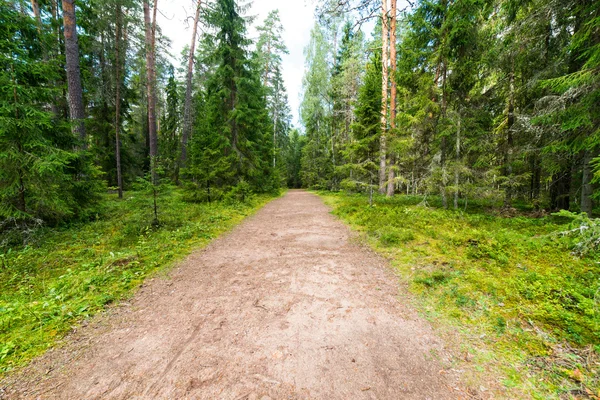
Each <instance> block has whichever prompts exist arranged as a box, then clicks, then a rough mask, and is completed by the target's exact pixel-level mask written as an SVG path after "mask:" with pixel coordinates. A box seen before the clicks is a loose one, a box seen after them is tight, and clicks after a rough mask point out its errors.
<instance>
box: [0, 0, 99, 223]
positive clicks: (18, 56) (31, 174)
mask: <svg viewBox="0 0 600 400" xmlns="http://www.w3.org/2000/svg"><path fill="white" fill-rule="evenodd" d="M0 20H1V21H2V24H1V25H2V26H1V28H0V43H1V44H0V87H1V89H0V220H3V219H7V218H10V219H17V220H26V219H32V218H33V219H36V218H40V219H43V220H45V221H46V222H50V223H57V222H60V221H63V220H66V219H69V218H73V217H82V216H85V215H86V212H87V210H89V207H90V206H91V205H93V203H94V201H95V200H97V192H98V190H100V189H101V185H100V182H99V175H100V173H99V171H98V169H97V168H96V167H94V166H92V165H91V164H90V160H89V158H88V155H87V154H85V153H83V152H80V151H77V150H76V148H75V147H76V146H77V140H76V138H75V137H74V136H73V135H72V134H71V132H70V130H69V126H68V124H65V123H64V122H63V121H61V120H59V119H58V118H57V116H56V115H54V114H53V113H52V112H51V111H50V110H48V104H49V103H51V102H52V101H54V96H56V95H57V91H56V89H54V88H53V82H54V80H56V79H58V77H59V75H58V74H57V71H58V69H59V65H58V63H56V62H55V61H53V62H40V61H39V60H40V59H41V58H42V52H43V48H42V44H43V42H42V41H41V40H40V39H41V38H40V32H39V31H38V27H37V25H36V22H35V20H34V19H33V18H32V17H30V16H29V15H26V14H23V13H21V12H19V11H18V10H17V9H16V5H15V4H11V3H9V2H3V3H2V4H1V5H0Z"/></svg>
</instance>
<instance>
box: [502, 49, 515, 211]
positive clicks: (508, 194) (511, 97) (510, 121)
mask: <svg viewBox="0 0 600 400" xmlns="http://www.w3.org/2000/svg"><path fill="white" fill-rule="evenodd" d="M514 123H515V64H514V60H513V61H512V66H511V71H510V76H509V94H508V108H507V121H506V148H505V152H504V168H505V174H506V178H507V179H508V185H507V186H506V190H505V193H504V207H511V206H512V196H513V188H512V186H511V185H512V179H513V167H512V153H513V132H512V128H513V125H514Z"/></svg>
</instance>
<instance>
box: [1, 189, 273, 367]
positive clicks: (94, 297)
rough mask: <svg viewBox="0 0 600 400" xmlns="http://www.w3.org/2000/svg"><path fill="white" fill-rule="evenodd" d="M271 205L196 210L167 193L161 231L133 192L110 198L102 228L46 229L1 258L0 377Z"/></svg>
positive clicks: (260, 200) (257, 201) (261, 199)
mask: <svg viewBox="0 0 600 400" xmlns="http://www.w3.org/2000/svg"><path fill="white" fill-rule="evenodd" d="M269 200H270V198H269V197H268V196H258V197H254V198H253V199H252V200H251V201H249V202H246V203H228V204H224V203H212V204H191V203H187V202H185V201H183V199H182V194H181V192H180V190H178V189H175V188H166V189H165V190H163V193H162V194H161V195H160V197H159V199H158V205H159V218H160V226H158V227H155V226H153V224H152V221H153V214H152V207H151V199H148V196H147V195H145V194H143V193H141V192H127V193H125V196H124V199H123V200H118V199H117V198H116V196H114V195H107V196H106V198H105V199H104V201H103V208H104V209H103V210H102V214H101V215H99V216H98V217H97V220H96V221H92V222H87V223H79V224H74V225H71V226H66V227H61V228H55V229H49V228H44V229H41V230H39V231H38V232H37V234H36V236H35V238H33V239H32V240H33V242H32V243H31V244H29V245H27V246H25V247H23V246H20V247H13V248H12V249H8V248H4V249H2V250H0V251H2V253H0V258H1V262H0V375H1V374H3V373H5V372H7V371H9V370H11V369H13V368H15V367H16V366H20V365H23V364H24V363H26V362H27V361H29V360H30V359H31V358H32V357H34V356H36V355H39V354H41V353H42V352H44V351H45V350H46V349H47V348H49V347H50V346H52V345H53V344H54V343H56V341H57V340H58V339H60V338H61V337H63V336H64V335H65V333H67V332H68V331H70V330H71V329H72V328H73V326H75V325H77V324H78V323H79V322H80V321H82V320H83V319H86V318H89V317H91V316H92V315H94V314H95V313H97V312H99V311H101V310H102V309H103V308H104V307H105V306H106V305H107V304H111V303H113V302H115V301H118V300H121V299H123V298H125V297H127V296H130V295H131V294H132V293H133V292H134V290H135V289H136V288H137V287H138V286H139V285H140V284H141V283H142V282H143V281H144V279H145V278H146V277H148V276H149V275H151V274H153V273H155V272H156V271H159V270H164V269H165V268H167V267H169V266H172V265H173V264H174V263H175V262H176V261H177V260H180V259H182V258H183V257H185V256H186V255H188V254H189V253H190V252H191V251H192V250H194V249H197V248H199V247H202V246H204V245H206V244H207V243H208V242H210V240H211V239H213V238H215V237H217V236H218V235H219V234H221V233H223V232H225V231H226V230H228V229H230V228H231V227H233V226H234V225H235V224H237V223H239V222H240V221H241V220H242V219H244V218H245V217H246V216H247V215H249V214H251V213H253V212H254V211H256V210H257V209H258V208H260V207H261V206H262V205H264V204H265V203H266V202H267V201H269Z"/></svg>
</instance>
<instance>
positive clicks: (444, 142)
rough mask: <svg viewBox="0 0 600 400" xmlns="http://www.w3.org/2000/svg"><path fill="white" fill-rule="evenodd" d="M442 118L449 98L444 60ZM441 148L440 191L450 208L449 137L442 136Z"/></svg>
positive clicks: (445, 203) (444, 204) (444, 205)
mask: <svg viewBox="0 0 600 400" xmlns="http://www.w3.org/2000/svg"><path fill="white" fill-rule="evenodd" d="M441 67H442V109H441V112H442V118H446V111H447V109H448V98H447V93H446V78H447V72H448V71H447V69H446V62H445V61H444V62H443V64H442V66H441ZM440 147H441V149H440V151H441V153H442V154H441V157H440V167H441V169H442V184H441V188H440V192H441V195H442V206H443V207H444V208H448V196H447V194H446V183H447V182H446V175H447V173H446V153H447V151H448V150H447V147H448V146H447V137H446V136H445V135H444V136H442V143H441V145H440Z"/></svg>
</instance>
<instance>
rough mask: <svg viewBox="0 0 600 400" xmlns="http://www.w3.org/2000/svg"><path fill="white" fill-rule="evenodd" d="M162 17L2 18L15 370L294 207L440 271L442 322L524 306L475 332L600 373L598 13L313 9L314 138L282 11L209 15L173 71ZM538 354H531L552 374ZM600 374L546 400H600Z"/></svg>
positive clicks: (1, 298)
mask: <svg viewBox="0 0 600 400" xmlns="http://www.w3.org/2000/svg"><path fill="white" fill-rule="evenodd" d="M161 3H163V0H105V1H99V0H78V1H75V0H62V1H58V0H31V1H25V0H10V1H3V2H1V3H0V48H1V51H0V279H1V280H2V282H0V289H1V291H2V293H1V294H0V311H1V313H0V337H2V338H3V340H2V342H0V372H6V371H9V370H11V369H12V368H14V367H15V366H18V365H22V364H23V363H24V362H26V361H28V360H29V359H31V358H32V357H34V356H36V355H38V354H41V353H42V352H43V351H44V350H45V349H46V348H47V347H48V346H50V345H51V343H52V341H53V340H54V337H55V336H56V337H60V336H61V335H63V334H64V333H65V332H68V331H69V329H71V326H72V324H73V323H75V322H74V321H80V320H81V319H82V318H87V317H88V316H90V315H92V314H93V313H95V312H97V311H99V310H101V309H102V308H103V307H104V306H105V305H107V304H110V303H111V302H113V301H115V300H118V299H120V298H123V296H127V295H129V294H130V293H131V292H132V291H133V290H134V289H135V288H136V287H137V286H138V285H140V284H141V283H142V282H143V280H144V278H145V277H146V276H148V275H149V274H150V273H152V271H154V270H155V269H157V268H161V267H163V266H166V265H170V263H172V261H173V260H177V259H180V258H181V257H183V256H185V255H186V254H189V252H190V251H191V250H193V248H195V247H197V246H199V245H200V244H204V243H207V242H208V240H209V239H211V238H213V237H215V236H216V235H218V234H219V233H221V232H224V231H225V230H227V229H229V228H230V227H232V226H233V225H234V224H235V223H237V222H239V221H240V220H241V219H242V218H243V217H245V216H247V215H249V214H251V213H253V212H254V211H255V210H257V209H258V208H259V207H261V206H262V205H264V204H265V203H266V202H267V201H269V200H270V199H272V198H274V197H277V196H279V195H280V194H281V193H283V192H284V191H285V190H286V189H288V188H289V189H297V188H304V189H310V190H312V191H314V192H315V193H318V194H319V195H321V196H322V197H323V198H324V199H325V201H326V203H327V204H328V205H330V206H331V207H332V208H333V210H334V213H335V214H336V215H338V216H339V217H340V218H341V219H342V220H344V221H346V222H348V223H349V224H350V225H351V226H353V227H354V228H355V229H357V230H359V231H362V232H365V233H366V234H367V236H368V237H369V238H370V239H369V240H374V241H375V242H374V243H375V244H374V246H375V247H377V248H379V251H382V252H384V253H385V254H387V255H388V256H390V257H392V258H393V259H395V260H396V261H397V262H398V263H399V264H398V265H400V264H402V263H405V264H406V265H409V264H410V265H411V266H414V265H419V263H425V262H427V263H429V262H430V261H431V257H433V258H435V257H437V259H436V261H435V262H433V264H435V265H438V264H437V263H438V262H439V263H440V264H439V265H440V267H439V268H438V269H436V270H435V271H432V270H423V271H417V272H414V268H413V270H411V268H412V267H407V268H408V269H406V271H407V272H406V271H405V272H406V274H407V276H410V277H411V278H410V279H409V278H406V279H408V280H409V281H410V285H412V286H413V289H414V290H415V292H416V293H418V294H419V296H425V297H424V298H427V299H430V300H427V301H432V302H433V300H431V299H433V298H435V297H438V298H446V297H447V296H450V297H451V298H452V299H454V300H453V301H455V303H452V307H450V308H448V306H447V305H446V304H441V303H440V304H438V303H436V304H434V303H427V304H429V305H430V306H431V307H434V308H435V307H438V310H441V309H444V310H446V311H447V312H448V313H449V315H450V314H451V315H450V316H449V317H448V318H450V319H452V318H455V319H456V318H458V319H459V320H461V321H462V322H465V320H464V318H467V319H469V318H471V317H465V316H466V315H468V314H469V313H471V312H474V311H473V308H476V306H475V305H476V304H482V302H486V301H488V300H486V299H489V298H490V296H492V298H494V299H495V298H496V297H494V296H497V298H498V299H499V300H498V302H500V303H501V304H505V303H506V304H519V306H518V307H521V306H522V304H523V303H522V302H523V301H524V300H523V299H526V303H527V304H528V305H527V306H523V307H524V308H521V309H518V310H517V309H516V308H515V309H514V310H513V309H511V311H510V312H509V311H508V310H506V313H504V311H503V313H499V314H495V313H491V314H489V315H488V314H486V317H485V321H484V320H477V319H469V321H470V323H476V322H474V321H479V322H480V323H482V324H484V325H485V324H489V329H491V331H493V332H495V333H498V334H504V332H505V331H507V330H508V331H510V330H511V326H512V327H514V328H515V329H517V327H520V326H521V325H519V324H520V323H518V322H514V321H517V320H519V321H529V322H531V325H532V326H534V323H535V324H537V323H539V324H541V326H543V327H544V328H548V331H552V332H553V333H552V335H554V336H552V337H553V338H554V339H552V340H555V341H558V342H560V341H563V340H564V341H566V342H565V343H569V344H570V345H573V346H575V347H574V348H578V349H581V348H586V349H590V350H589V351H590V353H589V354H593V357H596V358H594V360H597V359H598V358H597V357H598V354H600V348H598V340H600V329H599V328H598V327H599V326H600V325H599V322H598V321H599V318H600V315H599V314H598V307H600V305H599V301H600V297H599V296H600V295H599V294H598V290H600V289H598V287H599V285H600V281H598V276H599V271H598V266H597V263H596V261H595V260H597V257H598V253H597V252H598V248H599V247H600V239H599V238H600V220H598V219H597V218H595V217H597V216H598V214H600V208H599V207H598V206H599V205H600V202H599V201H598V199H599V198H600V184H599V182H600V5H599V4H598V2H597V1H594V0H563V1H558V0H413V1H409V0H407V1H405V2H398V1H397V0H385V1H381V0H320V1H317V2H315V7H316V9H315V16H316V18H315V24H314V26H313V28H312V30H311V32H310V40H309V42H308V45H307V47H306V48H305V49H304V55H305V61H304V76H303V79H302V92H301V103H300V109H299V110H298V114H299V121H298V124H297V126H295V125H294V121H293V115H294V112H293V110H291V108H290V101H289V99H288V92H287V89H286V82H285V81H284V77H283V72H284V71H283V59H284V57H285V56H286V55H287V54H288V48H287V47H286V43H285V42H284V40H283V38H282V34H283V32H284V31H285V29H286V28H285V27H284V26H283V24H282V22H281V19H280V14H279V11H278V10H277V9H276V8H277V7H276V4H274V7H273V11H271V12H270V13H269V14H268V16H267V17H266V18H264V19H262V20H255V18H254V17H252V13H251V3H249V2H248V3H246V2H241V1H237V0H204V1H202V0H197V1H194V2H192V1H191V0H190V4H193V7H194V11H195V12H194V13H193V14H192V15H190V16H189V18H188V29H187V30H186V34H188V33H189V38H188V43H189V45H188V46H186V47H185V48H184V50H183V51H182V52H181V54H172V51H171V39H170V38H169V37H167V36H166V35H165V34H164V33H163V31H162V30H161V27H160V25H159V24H157V14H158V13H160V12H161V7H163V6H164V7H167V5H166V4H164V5H163V4H161ZM165 3H167V2H165ZM274 3H275V2H274ZM250 30H252V34H251V33H250ZM424 210H430V211H424ZM409 217H410V218H412V220H411V221H413V222H414V223H415V225H414V226H412V227H408V226H407V223H406V218H409ZM432 226H433V227H435V226H438V227H439V232H438V231H436V232H433V230H432V229H433V228H432ZM457 229H458V230H459V231H460V232H465V233H464V235H462V236H461V235H459V234H456V232H457ZM452 231H453V232H455V233H451V232H452ZM440 235H441V236H440ZM444 235H446V236H444ZM469 235H470V236H469ZM502 235H504V236H502ZM537 238H539V240H538V239H537ZM536 240H537V241H536ZM417 242H418V243H420V242H423V243H424V244H423V245H424V246H430V248H429V247H427V248H424V250H423V252H422V253H419V252H418V251H416V250H415V246H416V245H415V243H417ZM516 243H521V244H522V246H521V245H519V246H520V247H519V246H517V244H516ZM413 245H414V246H413ZM161 246H162V247H161ZM169 246H170V247H169ZM403 246H409V247H410V250H409V252H408V253H403V255H400V253H398V252H400V250H398V249H399V248H402V247H403ZM411 246H412V247H411ZM436 246H437V247H436ZM515 246H517V247H515ZM392 248H393V249H395V250H392ZM449 249H452V250H449ZM549 249H552V250H549ZM425 253H427V256H425V255H424V254H425ZM140 254H144V255H140ZM427 257H429V258H427ZM467 259H469V260H471V261H469V262H468V263H467V262H466V261H465V260H467ZM534 259H535V260H536V263H537V264H536V266H530V267H528V268H531V269H530V270H527V273H525V272H522V271H525V270H524V269H523V268H525V269H526V267H523V265H528V263H530V261H531V260H534ZM424 260H425V261H424ZM455 261H456V264H454V262H455ZM467 264H468V266H467ZM402 265H404V264H402ZM406 265H405V266H406ZM428 265H429V264H428ZM448 265H451V267H447V266H448ZM565 265H571V268H572V270H571V274H570V275H568V276H567V275H566V273H565V271H564V266H565ZM115 266H121V267H123V268H121V269H118V270H117V269H115V268H114V267H115ZM491 266H493V268H492V267H491ZM508 266H510V268H509V267H508ZM125 267H127V269H126V270H122V269H124V268H125ZM463 267H464V268H474V269H473V270H468V271H467V270H464V269H463V270H461V268H463ZM399 268H400V269H402V268H403V267H399ZM428 268H429V267H428ZM452 268H457V269H456V270H455V269H452ZM486 268H492V269H494V268H497V270H496V269H494V271H495V272H494V274H496V275H495V279H497V281H495V282H492V281H486V285H488V286H486V287H487V289H482V288H481V287H480V285H479V284H480V283H481V282H482V281H483V279H484V277H483V275H481V274H483V272H482V271H484V270H486ZM507 268H509V269H510V272H507V271H508V270H507ZM520 268H521V269H520ZM535 268H538V269H537V270H535V274H538V275H536V277H532V276H533V275H532V274H534V272H530V271H533V270H534V269H535ZM458 270H461V271H462V272H457V271H458ZM66 271H67V272H66ZM411 271H412V272H411ZM469 271H470V272H469ZM415 274H416V275H415ZM463 274H466V275H463ZM469 274H471V275H469ZM413 275H415V276H413ZM466 276H469V279H466V278H465V277H466ZM503 276H504V278H503ZM507 276H508V278H507ZM543 276H544V277H545V278H544V279H542V278H541V277H543ZM463 278H464V279H463ZM485 279H488V278H487V277H486V278H485ZM490 279H491V278H490ZM503 279H506V281H507V282H511V284H514V285H513V286H511V288H504V287H502V285H500V283H501V282H502V280H503ZM528 280H531V281H528ZM541 281H543V282H544V283H543V284H542V283H539V282H541ZM527 282H528V283H527ZM536 282H538V283H536ZM540 285H541V286H540ZM543 285H547V286H544V287H542V286H543ZM532 288H533V289H532ZM536 290H537V292H536ZM59 292H60V294H57V293H59ZM107 293H108V294H107ZM474 293H477V294H474ZM61 296H62V297H61ZM452 296H453V297H452ZM528 296H529V297H528ZM65 301H68V302H69V305H68V307H67V306H65V303H64V302H65ZM440 301H441V300H440ZM65 307H66V308H65ZM469 307H471V308H469ZM515 307H517V306H515ZM518 307H517V308H518ZM507 308H508V307H507ZM542 308H543V309H544V310H545V311H544V312H541V311H539V309H542ZM465 310H466V311H465ZM457 313H459V314H460V316H459V317H457V315H458V314H457ZM482 318H483V317H482ZM513 319H514V321H513ZM482 321H483V322H482ZM511 321H513V322H511ZM532 321H533V322H532ZM511 324H513V325H511ZM486 326H487V325H486ZM536 326H537V325H536ZM32 329H33V330H39V332H40V335H37V336H36V335H29V334H28V332H29V331H31V330H32ZM469 329H470V328H469ZM518 329H520V328H518ZM532 329H537V328H532ZM519 332H521V333H522V331H519ZM517 336H518V335H517ZM528 337H529V336H528ZM24 338H26V339H24ZM519 338H520V339H519V340H521V339H522V337H521V336H519ZM538 339H539V338H538ZM538 339H535V340H534V339H531V340H530V339H522V343H526V344H524V345H522V346H521V347H520V348H519V349H521V350H522V349H524V348H526V351H525V352H526V353H527V354H530V355H531V354H536V355H538V354H541V353H543V354H544V356H547V355H548V354H549V353H550V352H551V351H549V350H548V349H549V348H550V346H549V345H548V343H547V342H548V340H546V339H544V340H541V339H539V340H538ZM552 340H550V341H552ZM508 341H509V340H508V339H506V340H505V341H502V340H499V341H498V343H500V344H497V343H496V342H494V343H496V344H493V345H498V346H508V344H507V343H508ZM540 343H541V344H540ZM586 346H587V347H586ZM594 346H595V347H594ZM540 348H543V349H544V350H540ZM515 351H516V350H515ZM570 354H571V355H572V354H576V356H577V357H580V355H581V352H579V350H577V351H575V350H574V352H573V353H570ZM574 357H575V356H574ZM589 357H592V356H589ZM589 357H588V360H589ZM593 357H592V358H593ZM580 359H583V356H581V357H580V358H577V360H580ZM511 360H512V359H511ZM519 360H520V361H522V360H521V359H519ZM577 362H579V361H577ZM592 364H593V363H592ZM592 364H589V363H588V364H586V365H585V366H584V365H580V364H569V366H568V367H565V368H566V370H567V372H565V371H563V370H561V371H562V372H556V370H552V371H553V372H552V374H554V375H552V376H553V378H549V380H548V382H551V383H547V384H544V385H545V386H544V385H542V386H543V389H539V390H542V392H540V393H550V392H552V391H554V390H557V389H556V388H557V387H561V388H563V387H565V386H568V384H567V383H565V382H571V383H572V382H576V383H577V384H578V385H579V386H578V387H579V388H580V389H578V390H581V391H582V393H583V392H585V391H586V390H590V393H592V392H591V391H593V390H597V388H598V387H599V386H600V383H599V381H598V376H597V375H596V374H595V372H594V371H597V369H595V368H597V366H598V365H599V364H598V363H596V364H593V365H592ZM563 369H564V368H563ZM573 371H580V372H573ZM573 374H575V378H573V376H574V375H573ZM577 374H583V375H581V376H580V375H577ZM532 379H533V378H532ZM515 385H517V384H515ZM594 388H596V389H594ZM536 390H537V389H536ZM543 390H546V392H544V391H543ZM565 390H566V389H565ZM567 393H571V392H568V391H567ZM573 393H574V392H573ZM598 395H599V396H600V394H598ZM593 396H595V395H594V394H592V395H589V398H597V397H593Z"/></svg>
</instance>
